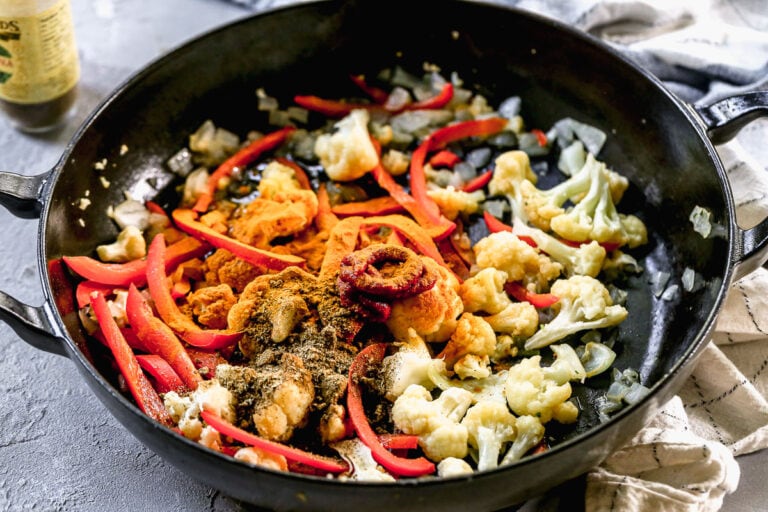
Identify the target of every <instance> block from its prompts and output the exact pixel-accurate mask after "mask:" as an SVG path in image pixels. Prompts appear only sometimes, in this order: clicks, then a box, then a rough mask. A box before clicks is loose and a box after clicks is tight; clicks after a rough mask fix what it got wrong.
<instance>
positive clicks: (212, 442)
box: [198, 425, 221, 452]
mask: <svg viewBox="0 0 768 512" xmlns="http://www.w3.org/2000/svg"><path fill="white" fill-rule="evenodd" d="M198 442H199V443H200V444H201V445H203V446H205V447H207V448H210V449H211V450H214V451H217V452H219V451H221V434H219V432H218V431H217V430H216V429H214V428H213V427H212V426H210V425H206V426H205V427H203V431H202V432H200V440H199V441H198Z"/></svg>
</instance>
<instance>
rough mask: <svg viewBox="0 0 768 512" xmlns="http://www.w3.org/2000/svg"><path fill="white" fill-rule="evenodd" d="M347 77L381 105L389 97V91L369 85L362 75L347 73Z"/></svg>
mask: <svg viewBox="0 0 768 512" xmlns="http://www.w3.org/2000/svg"><path fill="white" fill-rule="evenodd" d="M349 78H350V79H351V80H352V81H353V82H354V83H355V85H357V86H358V87H359V88H360V89H361V90H362V91H363V92H364V93H365V94H367V95H368V96H370V97H371V99H372V100H373V101H375V102H376V103H378V104H380V105H382V104H384V103H386V101H387V99H388V98H389V93H388V92H387V91H385V90H384V89H379V88H378V87H373V86H372V85H370V84H369V83H368V82H366V81H365V76H364V75H349Z"/></svg>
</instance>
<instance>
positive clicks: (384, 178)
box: [371, 164, 456, 240]
mask: <svg viewBox="0 0 768 512" xmlns="http://www.w3.org/2000/svg"><path fill="white" fill-rule="evenodd" d="M371 175H372V176H373V178H374V179H375V180H376V183H378V185H379V186H380V187H381V188H383V189H384V190H386V191H387V192H389V195H390V196H392V197H393V198H394V199H395V201H397V202H398V203H400V205H401V206H402V207H403V208H405V210H406V211H407V212H408V213H410V214H411V216H412V217H413V218H414V219H416V222H418V223H419V225H420V226H422V228H424V229H425V230H426V231H427V232H428V233H429V236H430V237H432V238H433V239H435V240H441V239H443V238H445V237H446V236H448V235H450V234H451V233H452V232H453V231H454V230H455V229H456V224H455V223H453V222H451V221H450V220H448V219H446V218H445V217H443V216H442V215H438V216H437V217H435V216H434V215H432V214H430V213H429V212H427V210H426V209H425V208H424V205H423V204H421V203H419V202H418V201H417V200H416V199H415V198H414V197H413V196H412V195H411V194H409V193H408V192H406V191H405V189H404V188H403V187H401V186H400V184H399V183H397V182H396V181H395V179H394V178H393V177H392V175H391V174H389V173H388V172H387V171H386V170H385V169H384V167H382V166H381V165H380V164H379V165H377V166H376V167H374V168H373V169H372V170H371ZM428 199H429V201H430V202H431V203H432V204H435V203H434V201H432V199H430V198H428ZM435 208H437V205H436V204H435ZM438 214H439V209H438Z"/></svg>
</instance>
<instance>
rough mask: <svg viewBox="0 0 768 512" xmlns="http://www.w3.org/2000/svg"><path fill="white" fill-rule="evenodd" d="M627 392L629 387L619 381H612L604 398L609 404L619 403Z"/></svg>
mask: <svg viewBox="0 0 768 512" xmlns="http://www.w3.org/2000/svg"><path fill="white" fill-rule="evenodd" d="M628 391H629V386H627V385H626V384H624V383H623V382H621V381H614V382H611V385H610V386H608V390H607V391H606V392H605V398H607V399H608V400H610V401H611V402H621V401H622V399H623V398H624V396H625V395H626V394H627V392H628Z"/></svg>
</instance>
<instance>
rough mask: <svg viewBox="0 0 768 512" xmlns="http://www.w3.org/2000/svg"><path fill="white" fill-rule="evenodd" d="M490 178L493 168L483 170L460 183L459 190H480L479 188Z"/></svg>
mask: <svg viewBox="0 0 768 512" xmlns="http://www.w3.org/2000/svg"><path fill="white" fill-rule="evenodd" d="M491 178H493V170H490V171H485V172H484V173H482V174H479V175H477V176H476V177H474V178H472V179H471V180H469V181H468V182H466V183H465V184H464V185H462V187H461V190H463V191H464V192H474V191H475V190H480V189H481V188H483V187H485V186H486V185H487V184H488V182H490V181H491Z"/></svg>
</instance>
